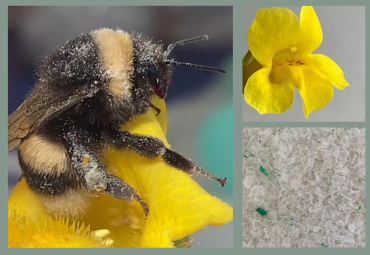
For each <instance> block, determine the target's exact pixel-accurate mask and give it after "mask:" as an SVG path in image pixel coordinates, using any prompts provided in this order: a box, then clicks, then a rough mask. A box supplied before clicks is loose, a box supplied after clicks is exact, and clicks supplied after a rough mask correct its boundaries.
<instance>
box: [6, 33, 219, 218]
mask: <svg viewBox="0 0 370 255" xmlns="http://www.w3.org/2000/svg"><path fill="white" fill-rule="evenodd" d="M207 39H208V37H207V36H200V37H196V38H192V39H188V40H183V41H179V42H176V43H173V44H170V45H169V46H168V47H167V49H166V50H165V49H164V46H163V44H162V43H155V42H153V41H152V40H151V39H149V38H146V37H144V36H142V35H140V34H136V33H133V34H129V33H127V32H124V31H122V30H111V29H100V30H95V31H92V32H90V33H87V34H82V35H81V36H79V37H77V38H75V39H73V40H70V41H67V42H66V43H65V44H64V45H62V46H61V47H59V48H58V49H56V50H55V51H54V52H52V53H51V54H50V55H49V56H47V57H46V58H45V59H43V61H42V62H41V64H40V66H39V67H38V70H37V75H38V80H37V82H36V84H35V86H34V88H33V89H32V91H31V93H30V94H29V95H28V97H27V98H26V99H25V101H24V102H23V104H22V105H21V106H20V107H19V108H18V109H17V110H16V111H15V112H14V113H12V114H11V115H10V116H9V117H8V152H10V151H12V150H13V149H15V148H17V147H19V163H20V166H21V169H22V178H25V180H26V182H27V184H28V186H29V188H30V189H31V190H32V191H33V192H34V193H36V194H37V195H38V197H39V198H40V200H41V201H42V202H43V204H44V205H45V207H46V209H47V210H48V211H49V212H50V213H52V214H54V215H73V216H78V215H79V214H80V213H82V212H83V211H84V209H85V208H86V206H88V200H89V198H90V197H91V196H93V195H96V194H103V193H105V194H109V195H110V196H112V197H114V198H117V199H121V200H124V201H132V200H137V201H138V202H139V203H140V205H141V206H142V208H143V210H144V212H145V214H146V215H148V213H149V210H148V206H147V205H146V203H145V202H144V201H143V200H142V199H141V197H140V196H139V195H138V194H137V192H136V190H135V189H133V188H132V187H131V186H129V185H128V184H127V183H125V181H124V180H121V179H119V178H117V177H116V176H114V175H112V174H111V173H109V172H108V171H107V169H106V166H105V165H104V164H103V163H102V161H101V158H102V156H103V154H104V150H105V148H106V147H107V146H110V147H112V148H114V149H116V150H128V151H133V152H135V153H137V154H139V155H141V156H143V157H146V158H148V159H154V158H157V157H161V158H162V160H163V161H164V162H165V163H166V164H168V165H170V166H172V167H175V168H176V169H178V170H181V171H184V172H186V173H189V174H197V175H201V176H205V177H207V178H209V179H211V180H215V181H217V182H219V183H220V185H221V186H224V185H225V182H226V177H225V178H224V179H221V178H217V177H215V176H213V175H211V174H209V173H207V172H205V171H204V170H203V169H202V168H200V167H198V166H197V165H196V164H195V163H193V162H192V161H191V160H190V159H188V158H186V157H184V156H182V155H181V154H179V153H177V152H176V151H173V150H171V149H168V148H166V147H165V146H164V144H163V143H162V142H161V141H160V140H159V139H157V138H154V137H150V136H142V135H136V134H131V133H129V132H127V131H125V130H122V129H121V128H120V127H119V125H120V124H124V123H127V122H128V121H129V120H130V119H132V118H133V117H135V116H138V115H140V114H143V113H146V112H147V111H148V110H149V109H150V108H153V109H155V110H156V112H157V114H160V110H159V109H158V108H157V107H156V106H155V105H153V104H152V103H151V101H150V100H151V98H152V97H153V96H154V95H156V96H158V97H159V98H162V99H163V98H165V97H166V95H167V90H168V86H169V84H170V79H171V75H172V71H173V69H174V68H175V67H176V66H185V67H190V68H196V69H201V70H207V71H215V72H221V73H224V72H225V71H223V70H221V69H218V68H215V67H208V66H201V65H196V64H190V63H182V62H178V61H176V60H175V59H174V57H173V54H172V52H173V49H174V48H175V47H177V46H180V45H184V44H188V43H194V42H198V41H202V40H207ZM76 205H77V206H76Z"/></svg>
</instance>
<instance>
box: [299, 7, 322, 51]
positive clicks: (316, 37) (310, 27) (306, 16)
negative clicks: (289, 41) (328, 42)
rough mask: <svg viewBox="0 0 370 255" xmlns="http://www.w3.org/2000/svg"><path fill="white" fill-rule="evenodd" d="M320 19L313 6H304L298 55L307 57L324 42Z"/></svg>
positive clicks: (301, 16)
mask: <svg viewBox="0 0 370 255" xmlns="http://www.w3.org/2000/svg"><path fill="white" fill-rule="evenodd" d="M322 38H323V35H322V30H321V25H320V21H319V18H318V17H317V15H316V13H315V10H314V9H313V7H312V6H303V7H302V9H301V14H300V30H299V36H298V37H297V38H296V40H295V41H296V44H297V45H298V49H299V51H298V52H297V53H298V54H302V55H306V54H310V53H311V52H312V51H314V50H316V49H317V48H318V47H319V46H320V44H321V42H322Z"/></svg>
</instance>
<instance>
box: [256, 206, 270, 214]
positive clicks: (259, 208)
mask: <svg viewBox="0 0 370 255" xmlns="http://www.w3.org/2000/svg"><path fill="white" fill-rule="evenodd" d="M256 211H257V212H258V213H259V214H261V215H262V216H266V215H267V213H268V211H266V210H265V209H263V208H262V207H258V208H257V209H256Z"/></svg>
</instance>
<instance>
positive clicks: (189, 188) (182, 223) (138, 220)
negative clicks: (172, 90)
mask: <svg viewBox="0 0 370 255" xmlns="http://www.w3.org/2000/svg"><path fill="white" fill-rule="evenodd" d="M152 103H153V104H154V105H155V106H157V107H159V108H160V109H161V114H160V115H159V116H157V117H156V116H155V114H156V112H155V111H153V110H151V111H149V112H148V113H146V114H144V115H142V116H139V117H137V118H135V119H134V120H132V121H131V122H130V123H128V124H127V125H125V126H124V128H125V129H126V130H128V131H129V132H131V133H136V134H146V135H150V136H155V137H158V138H160V139H161V140H162V141H163V142H164V143H165V144H166V146H169V145H168V142H167V140H166V138H165V129H166V114H165V104H164V102H163V100H159V99H157V98H156V99H154V100H153V101H152ZM105 161H106V164H107V165H108V170H109V171H111V172H112V173H113V174H115V175H116V176H118V177H119V178H122V179H123V180H125V181H126V182H127V183H128V184H130V185H131V186H133V187H134V188H135V189H136V190H137V191H138V193H139V195H140V196H141V197H142V199H143V200H144V201H145V202H146V203H147V204H148V206H149V210H150V212H149V216H148V219H146V220H145V218H144V212H143V209H142V208H141V206H140V205H139V204H138V202H136V201H133V202H125V201H121V200H118V199H115V198H113V197H110V196H108V195H102V196H99V197H96V198H92V201H91V207H90V208H89V209H88V210H87V211H86V212H85V215H83V216H82V217H81V218H79V219H78V222H77V223H76V224H79V226H82V224H84V226H90V229H91V231H97V230H101V229H103V230H104V231H98V232H93V233H91V232H88V234H87V235H82V237H83V238H88V240H90V239H89V238H92V239H91V240H92V242H93V243H90V244H88V243H87V242H86V243H83V241H82V240H80V239H78V238H79V233H78V232H76V233H74V232H72V236H68V235H65V234H64V232H58V231H52V232H50V234H48V235H46V234H45V235H37V238H36V239H35V238H33V239H32V238H31V237H32V236H31V237H29V232H27V231H24V230H23V226H22V225H20V227H18V228H17V227H16V226H15V225H14V224H10V225H9V229H10V231H9V233H18V236H19V235H25V238H24V240H27V242H30V243H31V244H30V245H34V246H37V245H38V246H37V247H39V246H42V247H43V246H45V247H46V246H47V247H62V246H63V247H66V246H68V244H66V243H63V242H61V243H60V245H59V246H57V244H55V243H54V241H50V242H49V243H47V240H55V242H56V240H59V239H58V238H59V237H60V238H64V237H65V240H69V239H70V238H72V239H73V238H76V240H77V239H78V240H79V241H78V242H79V243H80V245H81V247H97V246H98V245H101V246H103V247H104V246H111V247H174V244H173V241H175V240H179V239H181V238H183V237H186V236H188V235H189V234H192V233H194V232H195V231H197V230H199V229H201V228H203V227H205V226H206V225H209V224H210V225H214V226H218V225H221V224H225V223H227V222H229V221H231V220H232V217H233V213H232V208H231V207H230V206H228V205H227V204H225V203H224V202H222V201H220V200H219V199H217V198H215V197H213V196H211V195H210V194H208V193H206V192H205V191H204V190H203V189H202V188H201V187H200V186H199V185H198V184H197V183H196V182H195V181H193V180H192V179H191V177H190V176H189V175H188V174H186V173H183V172H181V171H179V170H177V169H174V168H171V167H169V166H167V165H166V164H165V163H164V162H163V161H162V160H161V159H154V160H149V159H146V158H143V157H140V156H138V155H137V154H135V153H131V152H118V151H111V149H107V156H106V159H105ZM8 208H10V209H9V210H15V211H17V213H18V214H19V216H20V217H24V218H26V219H27V220H32V222H35V224H37V225H38V226H40V229H39V230H38V231H42V230H43V229H44V228H43V226H44V225H45V218H46V217H49V216H48V214H47V212H46V211H45V209H44V207H43V206H42V204H41V203H40V201H39V200H38V198H37V197H36V196H35V195H34V194H33V193H32V192H31V191H30V190H29V188H28V186H27V185H26V183H25V181H24V180H22V181H20V182H19V183H18V184H17V185H16V187H15V188H14V190H13V192H12V193H11V195H10V198H9V201H8ZM49 220H51V221H53V219H50V217H49ZM54 221H55V220H54ZM9 222H11V221H9ZM70 222H72V221H70ZM56 226H59V225H56ZM67 226H68V225H67ZM75 226H77V225H75ZM76 229H77V228H76ZM106 230H108V231H106ZM108 232H109V234H107V233H108ZM68 233H70V232H68ZM81 233H82V232H81ZM83 233H85V232H83ZM94 233H95V234H94ZM45 238H47V239H45ZM94 238H95V239H94ZM96 238H98V240H96ZM99 238H100V239H99ZM20 240H23V239H20ZM84 240H85V239H84ZM91 240H90V241H91ZM15 241H16V239H15V235H9V239H8V243H9V244H11V243H12V242H15ZM33 242H35V243H33ZM37 242H42V243H41V244H39V243H37ZM94 242H96V243H94ZM76 246H78V243H77V241H76Z"/></svg>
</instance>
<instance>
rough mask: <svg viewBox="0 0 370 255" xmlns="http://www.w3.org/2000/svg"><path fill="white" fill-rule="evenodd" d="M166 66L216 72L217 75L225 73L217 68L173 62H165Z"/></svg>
mask: <svg viewBox="0 0 370 255" xmlns="http://www.w3.org/2000/svg"><path fill="white" fill-rule="evenodd" d="M165 63H166V64H167V65H174V66H185V67H188V68H194V69H199V70H205V71H211V72H218V73H226V71H225V70H222V69H220V68H217V67H212V66H203V65H197V64H191V63H182V62H177V61H175V60H173V59H172V60H168V61H166V62H165Z"/></svg>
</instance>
